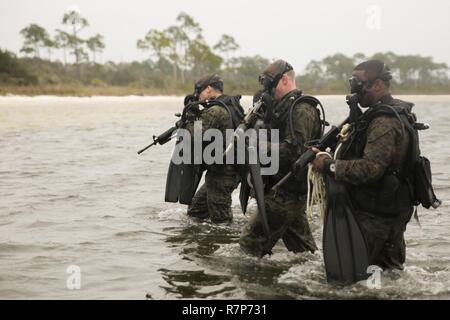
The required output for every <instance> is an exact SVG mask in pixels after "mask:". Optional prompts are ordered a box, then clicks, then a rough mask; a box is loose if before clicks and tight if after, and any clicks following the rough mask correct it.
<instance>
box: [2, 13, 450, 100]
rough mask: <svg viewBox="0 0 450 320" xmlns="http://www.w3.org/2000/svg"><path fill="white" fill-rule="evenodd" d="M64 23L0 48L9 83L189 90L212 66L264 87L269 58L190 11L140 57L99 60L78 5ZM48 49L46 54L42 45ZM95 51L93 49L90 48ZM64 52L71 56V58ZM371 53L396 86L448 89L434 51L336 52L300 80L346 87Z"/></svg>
mask: <svg viewBox="0 0 450 320" xmlns="http://www.w3.org/2000/svg"><path fill="white" fill-rule="evenodd" d="M61 23H62V25H63V26H66V30H68V31H64V30H61V29H57V30H55V36H54V37H52V36H50V34H49V32H48V31H46V30H45V29H44V28H43V27H41V26H39V25H37V24H30V25H29V26H27V27H25V28H24V29H22V30H21V32H20V33H21V35H22V36H23V38H24V43H23V46H22V49H21V53H23V54H24V56H23V57H18V56H16V55H15V54H14V53H11V52H8V51H2V50H0V83H2V84H4V85H10V86H52V85H67V86H89V87H108V86H114V87H123V88H125V87H128V88H135V89H141V90H142V92H143V93H146V92H159V93H163V94H173V93H175V94H178V93H180V94H181V93H183V92H189V91H192V87H193V82H194V81H195V80H197V79H198V78H199V77H201V76H203V75H205V74H208V73H219V74H221V75H222V77H223V78H224V80H225V82H226V86H227V91H228V92H230V93H243V94H252V93H254V92H255V91H256V90H258V88H259V84H258V82H257V78H258V75H259V74H260V73H261V71H262V70H263V69H264V68H265V67H266V66H267V65H268V64H269V63H270V61H269V59H267V58H264V57H262V56H259V55H256V56H237V54H236V53H237V51H238V49H239V48H240V46H239V44H238V43H237V42H236V40H235V39H234V38H233V36H231V35H228V34H223V35H222V36H221V38H220V39H219V41H218V42H217V43H215V44H212V45H210V44H208V43H207V41H206V40H205V39H204V37H203V29H202V28H201V26H200V24H199V23H198V22H197V21H195V19H194V18H193V17H192V16H190V15H188V14H187V13H184V12H182V13H180V14H179V15H178V16H177V17H176V20H175V23H174V24H173V25H170V26H168V27H167V28H164V29H153V28H152V29H150V30H148V32H147V33H145V34H143V37H142V38H140V39H137V40H136V47H137V49H139V50H143V51H144V52H146V53H147V54H148V59H146V60H144V61H141V62H136V61H135V62H126V63H114V62H112V61H108V62H106V63H99V61H98V59H97V54H100V55H101V53H102V51H103V50H104V49H105V42H104V37H103V36H102V35H100V34H96V35H94V36H92V37H89V38H86V39H85V38H82V37H81V36H80V32H81V31H82V30H83V29H85V28H87V27H88V26H89V22H88V20H87V19H86V18H84V17H83V16H81V14H80V13H79V12H77V11H76V10H71V11H68V12H66V13H65V14H64V16H63V18H62V20H61ZM56 49H59V50H61V51H62V53H63V61H61V60H59V59H52V53H53V51H54V50H56ZM43 50H46V51H47V55H46V56H44V55H43V54H42V51H43ZM88 52H90V54H91V55H90V56H89V54H88ZM67 54H69V55H71V56H73V58H74V59H73V62H71V63H68V60H67ZM368 58H378V59H381V60H384V61H385V62H386V64H388V65H389V66H390V68H391V70H392V71H393V74H394V81H393V87H394V90H396V91H397V92H399V93H402V92H404V93H409V92H411V93H450V80H449V67H448V66H447V65H446V64H445V63H436V62H434V61H433V59H432V58H431V57H423V56H420V55H396V54H395V53H393V52H386V53H376V54H375V55H373V56H366V55H364V54H362V53H357V54H354V55H353V56H346V55H344V54H340V53H337V54H333V55H330V56H327V57H325V58H323V59H321V60H313V61H311V62H310V63H308V65H307V66H306V68H305V69H304V70H300V72H299V70H297V80H298V86H299V87H300V88H302V89H304V90H305V91H307V92H311V93H344V92H346V91H347V90H348V84H347V79H348V78H349V76H350V73H351V71H352V69H353V67H354V66H355V65H356V64H358V63H359V62H361V61H363V60H366V59H368Z"/></svg>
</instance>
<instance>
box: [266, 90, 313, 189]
mask: <svg viewBox="0 0 450 320" xmlns="http://www.w3.org/2000/svg"><path fill="white" fill-rule="evenodd" d="M300 95H301V91H299V90H293V91H291V92H289V93H288V94H286V95H285V96H284V97H283V98H282V99H281V100H280V101H279V102H278V103H276V105H275V106H274V114H273V117H272V119H271V121H270V127H271V130H273V129H279V137H280V140H279V142H278V143H277V142H273V141H272V142H271V143H270V149H273V147H274V144H275V143H277V144H278V148H279V159H280V168H279V170H278V173H277V174H276V175H274V176H270V177H268V178H267V182H268V183H267V184H268V186H269V187H270V186H272V185H274V184H276V183H277V182H278V181H279V180H280V179H281V178H282V177H284V175H286V174H287V173H288V172H290V171H291V170H292V165H293V164H294V162H295V161H296V160H297V159H298V157H299V156H300V155H301V154H302V153H303V152H305V150H306V148H305V146H304V144H305V142H307V141H310V140H313V139H317V138H318V135H320V129H321V125H320V118H319V114H318V112H317V110H316V108H315V107H314V106H312V105H310V104H308V103H305V102H300V103H297V104H296V105H295V106H293V109H292V122H291V119H290V116H289V112H290V108H291V106H292V103H293V102H294V101H295V100H296V99H297V98H298V97H299V96H300ZM291 123H292V128H291ZM298 178H299V179H300V181H298V179H297V180H296V179H289V180H288V181H287V182H286V183H285V184H284V185H283V186H282V187H281V189H282V190H284V191H287V192H289V193H294V194H302V193H305V192H306V190H304V187H306V175H305V174H300V176H299V177H298ZM299 182H300V184H302V185H304V186H299Z"/></svg>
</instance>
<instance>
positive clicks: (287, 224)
mask: <svg viewBox="0 0 450 320" xmlns="http://www.w3.org/2000/svg"><path fill="white" fill-rule="evenodd" d="M264 197H265V199H264V202H265V206H266V212H267V218H268V223H269V228H270V230H271V234H270V235H269V236H268V235H266V234H265V232H264V229H263V227H262V222H261V217H260V215H259V214H258V213H254V214H253V215H252V216H251V217H250V219H249V221H248V223H247V224H246V225H245V226H244V228H243V230H242V233H241V237H240V239H239V244H240V246H241V248H242V250H244V251H245V252H247V253H248V254H251V255H254V256H258V257H262V256H264V255H266V254H271V253H272V248H273V247H274V246H275V244H276V243H277V242H278V240H279V239H282V240H283V242H284V244H285V246H286V248H287V249H288V250H289V251H292V252H303V251H311V252H314V251H315V250H317V246H316V244H315V242H314V238H313V236H312V233H311V229H310V227H309V223H308V219H307V217H306V213H305V209H306V196H302V197H301V198H300V199H299V198H298V196H294V195H291V194H287V193H283V192H282V191H278V193H277V194H275V192H274V191H272V190H271V191H270V192H266V193H265V195H264Z"/></svg>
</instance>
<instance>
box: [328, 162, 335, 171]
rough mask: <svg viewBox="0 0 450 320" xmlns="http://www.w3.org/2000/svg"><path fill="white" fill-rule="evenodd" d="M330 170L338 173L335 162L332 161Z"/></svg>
mask: <svg viewBox="0 0 450 320" xmlns="http://www.w3.org/2000/svg"><path fill="white" fill-rule="evenodd" d="M329 170H330V172H332V173H336V164H335V163H334V162H332V163H330V166H329Z"/></svg>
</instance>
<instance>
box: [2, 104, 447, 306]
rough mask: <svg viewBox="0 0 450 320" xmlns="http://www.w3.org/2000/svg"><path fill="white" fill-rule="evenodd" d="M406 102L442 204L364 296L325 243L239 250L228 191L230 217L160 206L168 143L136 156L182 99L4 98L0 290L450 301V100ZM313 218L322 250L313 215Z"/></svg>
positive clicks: (333, 108) (46, 294)
mask: <svg viewBox="0 0 450 320" xmlns="http://www.w3.org/2000/svg"><path fill="white" fill-rule="evenodd" d="M322 100H323V101H322V102H323V104H324V105H325V107H326V108H327V120H328V121H330V122H332V123H338V122H340V120H342V119H343V118H344V117H345V114H346V112H347V109H346V107H345V104H344V103H343V98H342V97H334V96H327V97H323V98H322ZM405 100H411V101H414V102H416V107H415V111H416V113H417V114H418V117H419V119H420V120H421V121H423V122H427V123H430V124H431V129H430V130H428V131H424V132H421V141H422V151H423V152H424V153H425V154H426V155H427V156H428V157H429V158H430V159H431V161H432V166H433V173H434V176H433V182H434V184H435V186H436V193H437V194H438V196H439V197H440V198H441V200H443V201H444V203H443V205H442V206H441V207H440V208H439V209H438V210H434V211H433V210H430V211H428V210H424V209H423V210H419V214H420V219H421V224H422V228H420V227H419V226H418V225H417V224H416V223H415V222H414V221H413V222H411V223H410V224H409V225H408V230H407V232H406V241H407V262H406V265H405V270H404V271H403V272H399V271H390V272H387V273H384V274H383V277H382V288H381V289H380V290H370V289H368V288H367V287H366V286H365V285H364V283H359V284H355V285H353V286H350V287H339V286H335V285H331V284H328V283H327V282H326V278H325V274H324V269H323V259H322V253H321V250H319V251H318V252H316V253H314V254H311V253H302V254H293V253H289V252H287V251H286V249H285V248H284V246H283V245H282V244H281V243H280V244H278V245H277V246H276V247H275V248H274V254H273V255H272V256H268V257H264V258H263V259H257V258H254V257H250V256H248V255H246V254H244V253H243V252H242V251H241V250H240V248H239V245H238V244H237V241H238V238H239V234H240V230H241V228H242V227H243V225H244V224H245V222H246V221H247V217H245V216H243V215H242V213H241V212H240V209H239V205H238V202H239V201H238V195H237V194H236V193H235V194H234V195H233V212H234V221H233V223H232V224H230V225H214V224H211V223H210V222H209V221H199V220H195V219H189V218H188V217H187V216H186V214H185V211H186V208H185V207H184V206H181V205H176V204H168V203H164V202H163V197H164V195H163V189H164V186H165V174H166V172H167V166H168V161H169V157H170V152H171V147H172V146H171V145H170V144H167V145H164V146H157V147H154V148H152V149H150V150H148V151H147V152H146V153H145V154H143V155H142V156H137V155H136V151H137V150H138V149H139V148H140V147H143V146H145V145H147V144H148V142H149V140H150V139H151V135H153V134H159V133H161V132H163V131H165V130H166V129H167V128H168V127H169V126H171V125H172V124H173V121H174V120H175V118H174V116H173V114H174V113H176V112H178V111H179V110H180V107H181V105H182V98H164V97H161V98H156V97H155V98H134V97H128V98H51V97H48V98H45V97H44V98H20V97H16V98H0V150H2V152H1V153H0V160H1V161H0V177H1V179H0V199H1V200H0V298H12V299H14V298H44V299H45V298H48V299H50V298H52V299H53V298H63V299H79V298H92V299H106V298H113V299H114V298H134V299H144V298H146V297H147V298H149V299H180V298H200V299H231V298H233V299H312V298H319V299H329V298H338V299H341V298H342V299H348V298H374V299H379V298H413V299H415V298H448V297H449V296H450V294H449V293H450V289H449V288H450V236H449V232H448V230H449V224H450V215H449V211H450V208H449V206H450V205H449V198H450V164H449V162H448V159H449V158H450V148H448V146H447V139H446V137H448V136H449V135H450V126H449V125H448V123H450V97H447V96H436V97H422V96H418V97H414V96H413V97H407V98H405ZM244 103H245V105H246V106H249V104H250V98H246V99H245V100H244ZM255 209H256V208H255V204H254V202H252V203H251V204H250V210H255ZM311 223H312V230H313V233H314V236H315V238H316V242H317V244H318V245H319V247H320V244H321V236H322V235H321V222H320V219H319V218H314V219H313V220H312V221H311ZM69 265H78V266H79V267H80V268H81V272H82V283H81V289H80V290H68V289H67V288H66V279H67V274H66V269H67V267H68V266H69Z"/></svg>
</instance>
